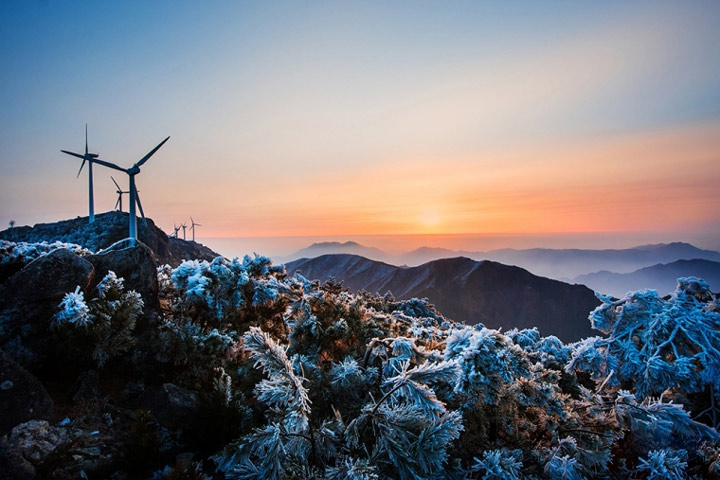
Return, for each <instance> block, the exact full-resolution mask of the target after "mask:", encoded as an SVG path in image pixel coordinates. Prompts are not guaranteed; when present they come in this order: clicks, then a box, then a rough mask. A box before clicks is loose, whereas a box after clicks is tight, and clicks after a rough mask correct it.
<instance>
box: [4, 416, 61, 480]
mask: <svg viewBox="0 0 720 480" xmlns="http://www.w3.org/2000/svg"><path fill="white" fill-rule="evenodd" d="M69 441H70V435H69V433H68V432H67V430H66V429H64V428H60V427H51V426H50V424H48V422H46V421H44V420H32V421H30V422H27V423H23V424H20V425H18V426H17V427H15V428H14V429H13V430H12V432H11V433H10V434H9V435H8V437H7V438H5V439H3V440H2V441H0V451H1V452H2V453H1V454H0V472H2V473H0V479H8V480H10V479H28V480H29V479H32V478H35V476H36V475H37V470H36V467H38V466H39V465H41V464H42V463H43V462H44V461H45V460H46V459H47V458H48V457H49V456H50V455H51V454H52V453H53V452H54V451H55V450H56V449H57V448H58V447H59V446H60V445H63V444H66V443H68V442H69Z"/></svg>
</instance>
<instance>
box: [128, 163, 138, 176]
mask: <svg viewBox="0 0 720 480" xmlns="http://www.w3.org/2000/svg"><path fill="white" fill-rule="evenodd" d="M138 173H140V167H137V166H135V165H133V166H132V167H130V168H128V170H127V174H128V175H137V174H138Z"/></svg>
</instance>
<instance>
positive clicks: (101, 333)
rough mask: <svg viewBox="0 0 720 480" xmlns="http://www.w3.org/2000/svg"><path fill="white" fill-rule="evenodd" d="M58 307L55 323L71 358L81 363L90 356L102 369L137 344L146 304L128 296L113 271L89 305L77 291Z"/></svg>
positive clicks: (108, 274)
mask: <svg viewBox="0 0 720 480" xmlns="http://www.w3.org/2000/svg"><path fill="white" fill-rule="evenodd" d="M59 307H60V309H61V310H60V311H59V312H58V313H57V314H56V315H55V318H54V321H53V323H54V325H55V326H57V328H58V334H59V335H60V336H61V344H63V345H64V348H65V350H66V352H67V354H68V355H71V356H75V357H76V358H78V359H84V358H86V357H87V356H88V355H89V356H90V357H92V359H93V360H94V361H95V363H96V364H97V365H98V366H99V367H102V366H103V365H105V363H107V361H108V360H110V359H112V358H114V357H117V356H119V355H122V354H125V353H128V352H129V351H130V350H131V348H132V347H133V346H134V345H135V343H136V338H135V336H134V335H133V330H134V328H135V322H136V320H137V318H138V317H139V316H140V314H141V313H142V309H143V301H142V298H141V297H140V295H139V294H138V293H137V292H135V291H132V290H131V291H129V292H126V291H125V287H124V285H123V279H122V278H118V277H117V276H116V275H115V272H113V271H109V272H108V273H107V275H105V277H104V278H103V279H102V281H100V283H99V284H98V286H97V289H96V293H95V295H94V296H93V297H92V298H91V299H90V300H89V301H85V299H84V294H83V292H82V291H81V290H80V287H77V288H76V289H75V291H74V292H70V293H67V294H66V295H65V297H64V298H63V301H62V302H60V305H59Z"/></svg>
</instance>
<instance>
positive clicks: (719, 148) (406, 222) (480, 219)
mask: <svg viewBox="0 0 720 480" xmlns="http://www.w3.org/2000/svg"><path fill="white" fill-rule="evenodd" d="M719 152H720V125H717V124H712V125H702V126H697V127H694V128H686V129H682V130H676V131H662V132H654V133H643V134H638V135H623V136H619V137H608V138H604V139H589V140H586V141H584V142H573V143H557V144H551V143H547V144H540V145H535V146H532V147H528V146H524V147H519V148H515V149H513V148H508V149H504V150H495V151H487V152H478V153H477V154H475V155H467V156H462V157H457V158H415V159H404V160H398V159H391V160H392V161H387V162H384V163H376V164H373V165H364V166H357V167H354V168H338V169H337V170H336V171H332V172H327V173H325V174H324V175H322V176H319V177H318V176H317V175H314V176H313V177H312V178H310V176H309V175H308V176H300V178H294V179H292V180H287V181H283V180H280V183H279V184H276V185H275V188H276V189H277V190H276V192H281V193H273V194H268V193H267V192H266V193H263V192H262V191H260V190H257V191H255V189H257V187H262V184H260V185H257V186H256V185H248V186H247V187H246V188H245V189H244V190H243V191H242V192H238V191H237V189H232V188H227V189H221V191H224V193H219V194H218V195H219V197H220V198H218V199H217V201H218V202H220V203H222V204H226V205H241V204H244V208H242V209H241V208H237V210H244V211H247V212H248V213H247V214H246V215H247V216H246V217H245V218H243V214H239V217H237V218H232V219H229V220H228V221H227V222H226V224H225V225H222V226H220V225H218V226H216V227H214V228H213V229H212V231H211V232H209V231H206V232H205V234H206V235H209V236H218V237H221V236H303V235H318V236H323V235H324V236H332V235H342V234H356V235H382V234H469V233H510V234H513V233H527V232H532V233H550V232H602V231H653V230H655V231H659V230H664V229H686V228H693V227H695V226H699V225H702V224H703V222H707V219H708V218H712V217H715V218H717V219H718V220H720V214H719V213H718V211H719V210H720V208H719V207H720V193H719V189H718V188H717V183H716V180H715V179H717V178H718V176H720V161H718V160H719V158H718V157H719V155H720V153H719ZM249 202H251V204H248V203H249ZM245 226H248V227H249V228H247V229H246V228H245Z"/></svg>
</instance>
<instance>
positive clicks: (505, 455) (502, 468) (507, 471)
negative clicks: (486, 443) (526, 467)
mask: <svg viewBox="0 0 720 480" xmlns="http://www.w3.org/2000/svg"><path fill="white" fill-rule="evenodd" d="M521 458H522V451H521V450H511V451H508V450H488V451H486V452H483V457H482V460H481V459H479V458H475V464H474V465H473V466H472V469H471V470H472V471H473V472H480V473H481V474H482V476H481V477H480V478H482V480H522V479H523V476H522V474H521V473H520V472H521V470H520V469H521V468H522V461H521Z"/></svg>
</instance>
